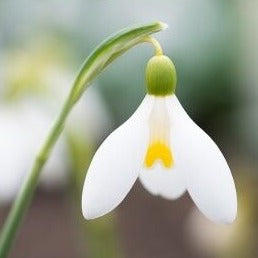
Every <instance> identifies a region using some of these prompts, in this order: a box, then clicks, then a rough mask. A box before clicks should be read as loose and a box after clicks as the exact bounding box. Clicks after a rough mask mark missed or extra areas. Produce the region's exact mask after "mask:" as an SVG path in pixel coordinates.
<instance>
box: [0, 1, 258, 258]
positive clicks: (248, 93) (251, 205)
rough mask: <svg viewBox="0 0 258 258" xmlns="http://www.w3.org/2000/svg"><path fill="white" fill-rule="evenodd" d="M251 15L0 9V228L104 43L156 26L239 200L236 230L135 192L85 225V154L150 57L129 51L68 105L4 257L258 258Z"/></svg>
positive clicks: (183, 9)
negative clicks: (81, 74) (138, 27)
mask: <svg viewBox="0 0 258 258" xmlns="http://www.w3.org/2000/svg"><path fill="white" fill-rule="evenodd" d="M257 10H258V1H257V0H246V1H241V0H234V1H233V0H229V1H224V0H195V1H192V0H162V1H155V0H140V1H139V0H138V1H136V0H131V1H124V0H122V1H121V0H71V1H61V0H51V1H48V0H47V1H32V0H1V2H0V223H1V224H3V222H4V220H5V217H6V215H7V213H8V210H9V208H10V205H11V203H12V201H13V199H14V198H15V195H16V193H17V190H18V189H19V187H20V185H21V182H22V180H23V179H24V177H25V175H26V173H27V171H28V169H29V167H30V165H31V162H32V160H33V158H34V155H35V152H36V150H37V148H38V146H39V144H40V142H41V141H42V140H43V139H44V137H45V135H46V133H47V131H48V128H49V127H50V125H51V123H52V121H53V119H54V118H55V116H56V114H57V113H58V111H59V109H60V107H61V104H62V101H63V100H64V98H65V96H66V95H67V93H68V90H69V87H70V85H71V82H72V80H73V78H74V77H75V75H76V73H77V71H78V69H79V67H80V65H81V63H82V62H83V61H84V59H85V58H86V56H87V55H88V54H89V53H90V52H91V50H92V49H93V48H94V47H95V46H96V44H98V43H99V42H100V41H102V40H103V39H104V38H105V37H106V36H108V35H110V34H111V33H114V32H116V31H117V30H119V29H121V28H123V27H125V26H128V25H132V24H138V23H144V22H150V21H153V20H161V21H164V22H166V23H167V24H168V25H169V29H168V30H167V31H165V32H162V33H160V34H157V35H156V37H157V38H158V39H159V41H160V42H161V44H162V46H163V48H164V51H165V53H166V54H167V55H169V56H170V57H171V58H172V59H173V61H174V63H175V64H176V67H177V72H178V79H179V80H178V88H177V95H178V97H179V99H180V101H181V102H182V104H183V106H184V107H185V109H186V110H187V112H188V113H189V114H190V116H191V117H192V118H193V119H194V120H195V121H196V122H197V123H198V124H199V125H200V126H201V127H202V128H203V129H204V130H205V131H206V132H208V134H209V135H210V136H212V138H213V139H214V140H215V141H216V143H217V144H218V145H219V146H220V148H221V149H222V151H223V153H224V154H225V157H226V158H227V160H228V162H229V165H230V167H231V169H232V173H233V176H234V178H235V182H236V185H237V192H238V199H239V212H238V217H237V220H236V221H235V223H234V224H233V225H231V226H221V225H217V224H213V223H211V222H209V221H208V220H207V219H205V218H204V217H203V216H202V215H201V214H200V213H199V212H198V211H197V209H196V208H195V207H194V205H193V203H192V201H191V200H190V198H189V197H188V195H187V194H185V195H184V196H183V197H182V198H180V199H179V200H176V201H173V202H172V201H167V200H163V199H161V198H159V197H154V196H151V195H150V194H148V193H147V192H146V191H145V190H144V189H143V187H142V186H141V185H140V184H139V183H138V182H137V183H136V184H135V186H134V187H133V189H132V190H131V192H130V194H129V195H128V196H127V198H126V199H125V200H124V201H123V203H122V204H121V205H120V206H119V208H117V209H116V211H115V212H113V213H112V214H110V215H107V216H105V217H103V218H101V219H97V220H94V221H90V222H88V221H85V220H84V219H83V218H82V214H81V211H80V198H81V197H80V195H81V190H82V183H83V180H84V176H85V173H86V169H87V166H88V165H89V162H90V159H91V157H92V155H93V154H94V152H95V150H96V148H97V147H98V146H99V144H100V143H101V142H102V141H103V139H105V137H106V136H107V135H108V133H109V132H111V131H112V130H113V129H114V128H116V127H117V126H118V125H120V124H121V123H122V122H124V121H125V120H126V119H127V118H128V117H129V116H130V115H131V114H132V112H133V111H134V110H135V109H136V108H137V106H138V105H139V103H140V102H141V100H142V98H143V96H144V94H145V82H144V70H145V65H146V62H147V60H148V58H150V57H151V55H152V54H153V49H152V48H151V47H150V46H149V45H147V44H146V45H142V46H137V47H136V48H134V49H133V50H131V51H129V52H128V53H126V54H125V55H124V56H122V57H121V58H119V59H118V60H117V61H116V62H114V64H112V65H111V66H110V67H109V68H108V69H107V70H106V71H105V72H104V73H103V74H102V75H101V76H100V77H99V78H98V79H97V81H95V82H94V84H93V85H92V87H91V88H90V89H89V90H88V91H87V92H86V93H85V95H84V96H83V98H82V100H81V101H80V103H79V105H78V106H76V108H75V110H74V112H73V114H72V116H71V118H70V121H69V122H68V124H67V127H66V130H65V133H64V135H63V137H62V138H61V139H60V141H59V142H58V144H57V146H56V148H55V150H54V153H53V155H52V157H51V159H50V161H49V163H48V164H47V166H46V168H45V169H44V172H43V174H42V177H41V179H40V183H39V186H38V188H37V191H36V194H35V197H34V199H33V202H32V205H31V207H30V209H29V211H28V214H27V215H26V218H25V221H24V224H23V226H22V229H21V231H20V233H19V234H18V237H17V241H16V244H15V246H14V248H13V250H12V252H11V255H10V257H12V258H18V257H19V258H23V257H26V258H34V257H37V258H45V257H49V258H59V257H60V258H68V257H69V258H71V257H74V258H83V257H86V258H87V257H88V258H104V257H107V258H113V257H114V258H122V257H124V258H132V257H134V258H172V257H176V258H186V257H187V258H194V257H198V258H202V257H203V258H207V257H211V258H212V257H214V258H238V257H239V258H240V257H241V258H242V257H245V258H255V257H258V240H257V239H258V190H257V189H258V188H257V186H258V172H257V166H258V163H257V147H258V73H257V67H258V47H257V46H258V32H257V27H258V15H257ZM218 191H219V189H218Z"/></svg>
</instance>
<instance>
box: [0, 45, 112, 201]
mask: <svg viewBox="0 0 258 258" xmlns="http://www.w3.org/2000/svg"><path fill="white" fill-rule="evenodd" d="M45 43H46V42H45ZM36 46H37V47H36V48H34V49H26V51H22V52H21V51H15V50H11V51H10V53H11V54H8V53H7V54H6V56H5V59H4V60H2V64H4V65H1V66H2V67H4V69H2V71H1V72H2V75H1V77H2V78H3V80H2V81H1V85H0V98H1V105H0V203H5V202H9V201H11V200H12V199H13V198H14V196H15V195H16V193H17V191H18V190H19V188H20V186H21V183H22V181H23V179H24V178H25V176H26V174H27V173H28V172H29V170H30V167H31V165H32V162H33V160H34V158H35V155H36V153H37V150H38V149H39V147H40V146H41V143H42V141H44V139H45V137H46V136H47V133H48V131H49V129H50V128H51V125H52V123H53V121H54V119H55V118H56V117H57V114H58V112H59V111H60V110H61V106H62V103H63V102H64V100H65V97H66V96H67V94H68V92H69V90H70V87H71V82H72V78H73V76H75V75H72V74H71V71H70V70H69V69H67V68H66V67H65V65H64V63H63V62H62V61H61V62H57V60H55V59H58V55H52V54H53V49H52V51H51V47H52V46H49V45H47V46H48V47H50V49H46V46H44V44H42V45H40V46H38V45H37V44H36ZM42 46H43V47H42ZM59 59H60V58H59ZM110 127H111V120H110V114H109V112H108V111H107V108H106V106H105V104H104V102H103V100H102V98H101V96H100V95H99V94H98V92H97V91H96V89H94V88H93V87H92V88H90V89H89V90H88V91H87V93H86V94H85V96H84V97H83V98H82V99H81V101H80V102H79V103H78V104H77V105H76V106H75V108H74V110H73V111H72V113H71V116H70V119H69V121H68V123H67V127H66V132H68V133H69V134H71V133H72V134H76V136H77V137H80V138H81V140H82V141H86V140H87V142H89V143H92V144H95V143H96V142H98V141H99V140H100V138H101V137H103V135H104V133H105V131H107V130H109V129H110ZM70 165H71V162H70V160H69V144H68V143H67V142H66V137H65V136H64V135H63V136H62V137H61V138H60V139H59V141H58V143H57V145H56V146H55V148H54V151H53V153H52V154H51V157H50V159H49V161H48V163H47V165H46V167H45V168H44V170H43V173H42V175H41V178H40V183H41V185H42V186H44V187H47V188H48V189H56V188H57V187H58V188H60V187H63V186H65V184H66V182H67V179H68V172H69V170H71V167H70Z"/></svg>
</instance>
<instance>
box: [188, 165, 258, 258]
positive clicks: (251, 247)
mask: <svg viewBox="0 0 258 258" xmlns="http://www.w3.org/2000/svg"><path fill="white" fill-rule="evenodd" d="M235 165H237V166H235V170H238V171H244V172H245V173H243V174H241V175H239V174H238V177H236V182H237V184H238V185H237V188H238V190H239V200H238V204H239V205H238V216H237V218H236V220H235V222H234V223H233V224H231V225H221V224H215V223H211V222H210V221H209V220H208V219H207V218H205V217H204V216H203V215H202V214H201V213H200V212H199V211H198V210H197V209H196V208H193V210H192V212H191V213H190V214H189V217H188V220H187V223H186V224H185V234H186V236H187V238H188V240H190V242H191V243H192V244H193V247H194V248H196V249H197V250H198V251H199V252H200V253H201V254H202V255H205V256H208V257H219V258H236V257H239V258H241V257H246V258H249V257H250V258H251V257H252V258H253V257H256V255H254V253H255V252H256V251H255V250H256V249H257V238H256V235H257V230H256V227H255V225H256V223H257V222H256V221H257V202H256V199H255V198H256V197H255V196H256V195H257V187H256V185H257V180H256V179H255V178H251V177H250V175H251V174H252V173H253V172H254V171H253V169H254V168H252V167H250V165H249V164H248V163H247V164H243V163H242V162H240V163H239V162H236V164H235ZM254 179H255V180H254Z"/></svg>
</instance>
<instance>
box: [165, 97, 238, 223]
mask: <svg viewBox="0 0 258 258" xmlns="http://www.w3.org/2000/svg"><path fill="white" fill-rule="evenodd" d="M167 105H168V107H170V108H169V110H170V119H171V123H172V125H171V144H172V148H173V151H174V160H175V167H176V169H177V170H178V171H181V172H182V173H183V174H184V175H185V183H186V187H187V189H188V191H189V194H190V195H191V197H192V199H193V200H194V202H195V203H196V205H197V206H198V207H199V209H200V210H201V211H202V212H203V213H204V214H205V215H206V216H207V217H208V218H210V219H211V220H213V221H217V222H223V223H231V222H232V221H233V220H234V219H235V217H236V211H237V198H236V190H235V185H234V181H233V178H232V175H231V172H230V169H229V167H228V165H227V162H226V160H225V158H224V157H223V155H222V153H221V152H220V150H219V148H218V147H217V145H216V144H215V143H214V142H213V141H212V139H211V138H210V137H209V136H208V135H207V134H206V133H205V132H204V131H203V130H202V129H200V128H199V127H198V126H197V125H196V124H195V123H194V122H193V121H192V120H191V119H190V118H189V116H188V115H187V114H186V112H185V111H184V109H183V107H182V106H181V105H180V103H179V101H178V99H177V98H176V96H173V97H170V98H168V101H167Z"/></svg>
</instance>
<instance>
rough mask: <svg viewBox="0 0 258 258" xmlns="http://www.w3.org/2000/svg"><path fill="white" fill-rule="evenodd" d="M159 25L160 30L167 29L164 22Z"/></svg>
mask: <svg viewBox="0 0 258 258" xmlns="http://www.w3.org/2000/svg"><path fill="white" fill-rule="evenodd" d="M159 24H160V26H161V28H162V30H166V29H167V28H168V24H167V23H165V22H159Z"/></svg>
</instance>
